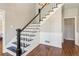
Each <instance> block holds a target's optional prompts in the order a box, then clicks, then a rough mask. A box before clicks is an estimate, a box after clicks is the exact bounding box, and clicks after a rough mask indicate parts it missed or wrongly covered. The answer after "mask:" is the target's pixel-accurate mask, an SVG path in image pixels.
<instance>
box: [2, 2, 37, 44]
mask: <svg viewBox="0 0 79 59" xmlns="http://www.w3.org/2000/svg"><path fill="white" fill-rule="evenodd" d="M35 7H36V4H33V3H31V4H30V3H17V4H16V3H2V4H0V9H3V10H5V45H7V44H8V43H9V42H10V41H11V40H12V39H13V38H14V37H15V36H16V29H17V28H22V27H23V26H25V24H27V23H28V22H29V21H30V20H31V19H32V18H33V17H34V16H35V13H36V11H35Z"/></svg>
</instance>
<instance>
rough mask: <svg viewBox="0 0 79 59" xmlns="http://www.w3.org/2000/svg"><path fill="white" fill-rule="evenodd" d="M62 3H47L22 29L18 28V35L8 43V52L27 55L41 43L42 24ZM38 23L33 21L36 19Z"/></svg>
mask: <svg viewBox="0 0 79 59" xmlns="http://www.w3.org/2000/svg"><path fill="white" fill-rule="evenodd" d="M61 6H62V4H60V3H51V4H49V3H45V4H43V6H42V7H41V8H40V9H39V10H38V14H37V15H36V16H35V17H34V18H33V19H32V20H31V21H30V22H29V23H28V24H26V25H25V26H24V27H23V28H22V29H17V36H16V37H15V38H13V39H12V41H11V42H9V43H8V45H7V47H6V52H8V53H10V54H11V55H13V56H15V55H17V56H25V55H27V54H28V53H29V52H31V51H32V50H33V49H34V48H35V47H37V46H38V45H39V44H40V36H39V35H40V25H42V24H43V23H44V22H45V21H46V20H47V19H48V18H49V17H50V16H51V15H52V14H53V13H54V12H56V10H58V8H59V7H61ZM35 19H36V20H39V22H37V23H32V22H33V21H34V20H35Z"/></svg>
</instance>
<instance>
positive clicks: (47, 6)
mask: <svg viewBox="0 0 79 59" xmlns="http://www.w3.org/2000/svg"><path fill="white" fill-rule="evenodd" d="M57 5H58V3H52V4H49V3H45V4H44V5H43V6H42V7H41V8H40V9H39V10H38V14H36V15H35V16H34V17H33V19H32V20H31V21H29V23H27V24H26V25H25V26H24V27H23V28H22V29H16V31H17V49H16V55H17V56H21V55H22V48H21V32H22V31H23V30H24V29H25V28H26V27H28V26H29V24H31V23H32V22H33V21H34V20H35V19H36V18H37V17H38V19H39V22H40V21H42V19H43V18H44V17H45V15H47V14H48V12H51V11H52V10H53V8H57Z"/></svg>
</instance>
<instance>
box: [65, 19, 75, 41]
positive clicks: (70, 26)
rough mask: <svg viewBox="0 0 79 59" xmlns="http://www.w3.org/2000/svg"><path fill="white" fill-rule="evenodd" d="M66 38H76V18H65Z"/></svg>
mask: <svg viewBox="0 0 79 59" xmlns="http://www.w3.org/2000/svg"><path fill="white" fill-rule="evenodd" d="M64 39H66V40H75V18H66V19H64Z"/></svg>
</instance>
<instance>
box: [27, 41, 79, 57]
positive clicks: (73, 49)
mask: <svg viewBox="0 0 79 59" xmlns="http://www.w3.org/2000/svg"><path fill="white" fill-rule="evenodd" d="M62 46H63V48H57V47H52V46H47V45H42V44H40V45H39V46H38V47H36V48H35V49H34V50H33V51H31V52H30V53H29V54H28V56H79V47H78V46H76V45H75V44H74V41H69V40H65V41H64V43H63V44H62Z"/></svg>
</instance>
